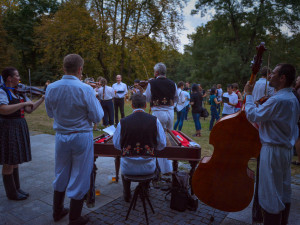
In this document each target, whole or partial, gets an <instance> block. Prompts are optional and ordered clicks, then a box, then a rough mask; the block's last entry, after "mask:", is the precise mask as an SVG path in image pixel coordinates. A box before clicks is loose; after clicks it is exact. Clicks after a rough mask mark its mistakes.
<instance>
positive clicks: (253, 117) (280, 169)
mask: <svg viewBox="0 0 300 225" xmlns="http://www.w3.org/2000/svg"><path fill="white" fill-rule="evenodd" d="M295 74H296V70H295V68H294V67H293V66H292V65H290V64H278V65H277V66H276V67H275V69H274V70H273V72H272V73H271V75H270V86H271V87H274V88H275V91H276V93H275V94H274V95H273V96H272V97H270V98H269V99H268V100H267V101H266V102H265V103H264V104H262V105H259V106H258V107H256V105H255V102H254V98H253V95H252V94H253V88H254V85H250V84H249V82H248V83H247V85H246V86H245V93H246V95H247V96H246V105H245V112H246V115H247V118H248V120H249V121H251V122H253V123H260V126H259V137H260V142H261V143H262V148H261V151H260V164H259V183H258V196H259V198H258V201H259V205H260V206H261V207H262V209H263V211H264V213H263V217H264V225H286V224H288V217H289V211H290V207H291V160H292V156H293V146H294V145H295V142H296V140H297V139H298V126H297V122H298V119H299V115H300V106H299V102H298V99H297V98H296V96H295V95H294V94H293V92H292V87H291V86H292V84H293V82H294V81H295Z"/></svg>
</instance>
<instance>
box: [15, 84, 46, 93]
mask: <svg viewBox="0 0 300 225" xmlns="http://www.w3.org/2000/svg"><path fill="white" fill-rule="evenodd" d="M15 91H16V92H17V93H20V94H28V93H30V94H33V95H44V94H45V91H43V90H41V89H39V88H37V87H32V86H26V85H24V84H18V86H17V87H16V89H15Z"/></svg>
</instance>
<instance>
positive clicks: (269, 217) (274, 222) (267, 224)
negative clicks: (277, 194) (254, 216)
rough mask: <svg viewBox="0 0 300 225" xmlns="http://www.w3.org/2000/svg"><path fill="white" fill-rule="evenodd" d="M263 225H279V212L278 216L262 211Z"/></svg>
mask: <svg viewBox="0 0 300 225" xmlns="http://www.w3.org/2000/svg"><path fill="white" fill-rule="evenodd" d="M263 212H264V213H263V215H264V225H281V212H280V213H278V214H272V213H268V212H267V211H265V210H263Z"/></svg>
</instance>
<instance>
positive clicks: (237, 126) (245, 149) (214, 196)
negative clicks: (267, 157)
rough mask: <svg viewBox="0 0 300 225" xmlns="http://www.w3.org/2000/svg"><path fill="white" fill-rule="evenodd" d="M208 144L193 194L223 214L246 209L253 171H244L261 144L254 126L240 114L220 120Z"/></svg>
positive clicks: (256, 66) (258, 62)
mask: <svg viewBox="0 0 300 225" xmlns="http://www.w3.org/2000/svg"><path fill="white" fill-rule="evenodd" d="M265 50H266V49H265V46H264V43H261V44H260V45H259V46H258V47H257V55H256V57H254V62H253V66H252V74H251V78H250V83H254V81H255V77H256V74H257V72H258V71H259V68H260V65H261V62H262V54H263V52H264V51H265ZM209 143H210V144H211V145H213V146H214V152H213V155H212V156H211V157H204V158H203V159H202V160H201V161H200V163H199V165H198V167H197V169H196V171H195V173H194V175H193V178H192V188H193V191H194V193H195V195H196V196H197V197H198V198H199V199H200V200H201V201H202V202H204V203H205V204H207V205H209V206H211V207H213V208H216V209H218V210H222V211H226V212H236V211H241V210H243V209H244V208H246V207H247V206H248V205H249V204H250V202H251V200H252V196H253V192H254V172H253V171H252V170H250V169H249V168H248V161H249V160H250V158H257V157H258V155H259V153H260V149H261V143H260V138H259V133H258V130H257V128H256V127H255V125H254V124H253V123H251V122H249V121H248V119H247V117H246V113H245V108H244V107H243V108H242V110H241V111H239V112H237V113H234V114H231V115H228V116H225V117H223V118H221V119H220V120H219V121H218V122H217V123H216V124H215V126H214V127H213V129H212V131H211V133H210V136H209Z"/></svg>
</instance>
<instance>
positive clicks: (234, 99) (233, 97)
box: [222, 84, 238, 117]
mask: <svg viewBox="0 0 300 225" xmlns="http://www.w3.org/2000/svg"><path fill="white" fill-rule="evenodd" d="M232 89H233V87H232V84H228V85H227V92H225V93H224V94H223V97H226V98H228V99H229V102H228V103H224V107H223V111H222V117H224V116H227V115H230V114H233V113H234V107H235V106H236V104H237V103H238V96H237V94H235V93H234V92H233V90H232Z"/></svg>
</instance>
